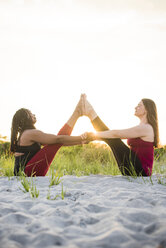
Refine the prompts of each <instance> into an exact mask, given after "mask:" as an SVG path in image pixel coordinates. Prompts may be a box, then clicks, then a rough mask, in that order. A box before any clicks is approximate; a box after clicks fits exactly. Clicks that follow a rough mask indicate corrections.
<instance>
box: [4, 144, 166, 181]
mask: <svg viewBox="0 0 166 248" xmlns="http://www.w3.org/2000/svg"><path fill="white" fill-rule="evenodd" d="M9 146H10V145H9V143H8V142H6V143H2V144H0V176H8V177H11V176H13V167H14V157H13V156H12V155H11V154H10V153H9ZM153 173H155V174H166V147H163V148H160V149H156V150H155V161H154V167H153ZM90 174H101V175H120V174H121V173H120V171H119V169H118V166H117V164H116V161H115V159H114V157H113V155H112V152H111V150H110V148H109V147H108V146H107V145H106V144H104V143H95V142H92V143H90V144H88V145H83V146H82V145H79V146H72V147H61V149H60V150H59V151H58V153H57V155H56V156H55V159H54V160H53V162H52V164H51V167H50V170H49V171H48V174H47V175H48V176H50V186H52V185H57V184H59V183H60V182H61V179H60V178H61V177H62V176H63V175H76V176H83V175H90Z"/></svg>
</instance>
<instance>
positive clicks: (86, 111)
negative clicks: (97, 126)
mask: <svg viewBox="0 0 166 248" xmlns="http://www.w3.org/2000/svg"><path fill="white" fill-rule="evenodd" d="M82 98H83V102H82V113H83V115H85V116H88V117H89V118H90V119H91V120H94V119H95V118H96V117H97V114H96V112H95V110H94V108H93V107H92V105H91V104H90V103H89V102H88V100H87V97H86V94H82Z"/></svg>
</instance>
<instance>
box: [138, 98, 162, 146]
mask: <svg viewBox="0 0 166 248" xmlns="http://www.w3.org/2000/svg"><path fill="white" fill-rule="evenodd" d="M142 102H143V104H144V106H145V109H146V111H147V121H148V123H149V124H150V125H151V126H152V127H153V130H154V146H155V147H158V146H159V128H158V115H157V107H156V104H155V103H154V101H153V100H151V99H147V98H143V99H142Z"/></svg>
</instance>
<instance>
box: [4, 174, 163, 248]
mask: <svg viewBox="0 0 166 248" xmlns="http://www.w3.org/2000/svg"><path fill="white" fill-rule="evenodd" d="M145 180H146V181H145V182H144V181H143V179H142V178H137V179H132V178H130V180H129V178H127V177H123V176H95V175H93V176H84V177H75V176H64V177H63V188H64V190H67V192H66V195H65V198H64V200H62V198H61V197H57V198H56V199H54V200H53V198H55V196H56V195H57V194H61V190H62V185H61V184H60V185H57V186H52V187H51V188H50V199H47V196H48V190H49V187H48V186H49V177H38V178H36V187H37V190H39V192H40V194H39V197H38V198H36V199H32V198H31V196H30V194H29V192H27V193H23V191H22V190H21V189H23V187H22V185H21V182H20V181H19V180H17V178H16V177H12V178H11V179H10V180H8V178H7V177H1V178H0V248H15V247H18V248H21V247H25V248H26V247H31V248H32V247H36V248H42V247H43V248H45V247H47V248H53V247H68V248H76V247H82V248H89V247H90V248H93V247H98V248H99V247H101V248H107V247H111V248H121V247H122V248H128V247H131V248H137V247H138V248H142V247H145V248H152V247H155V248H159V247H160V248H161V247H162V248H163V247H166V186H164V185H161V184H159V183H158V179H157V176H156V175H154V176H152V182H153V183H151V181H150V180H149V179H145ZM20 188H21V189H20Z"/></svg>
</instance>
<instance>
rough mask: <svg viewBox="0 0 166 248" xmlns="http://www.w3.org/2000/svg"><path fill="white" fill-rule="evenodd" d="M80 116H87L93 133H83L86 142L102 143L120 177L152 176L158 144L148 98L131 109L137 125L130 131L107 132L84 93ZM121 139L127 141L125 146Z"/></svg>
mask: <svg viewBox="0 0 166 248" xmlns="http://www.w3.org/2000/svg"><path fill="white" fill-rule="evenodd" d="M83 97H84V101H83V106H82V109H83V114H84V115H86V116H88V117H89V118H90V120H91V122H92V125H93V127H94V128H95V130H96V131H97V133H85V134H83V135H82V137H83V138H84V139H85V138H86V139H88V140H103V141H105V142H106V143H107V144H108V145H109V146H110V148H111V149H112V152H113V154H114V157H115V159H116V161H117V164H118V167H119V169H120V171H121V173H122V175H133V174H134V175H136V176H141V175H142V176H150V175H152V168H153V160H154V147H158V145H159V130H158V117H157V108H156V104H155V103H154V101H152V100H151V99H145V98H144V99H142V100H141V101H140V102H139V103H138V105H137V106H136V107H135V116H136V117H138V118H139V120H140V123H139V124H138V125H137V126H135V127H132V128H128V129H122V130H109V128H108V127H107V126H106V125H105V124H104V123H103V122H102V120H101V119H100V118H99V117H98V116H97V114H96V112H95V110H94V109H93V107H92V105H91V104H90V103H89V102H88V101H87V99H86V95H85V94H84V96H83ZM121 139H127V144H128V145H126V144H125V143H124V142H123V141H122V140H121Z"/></svg>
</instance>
